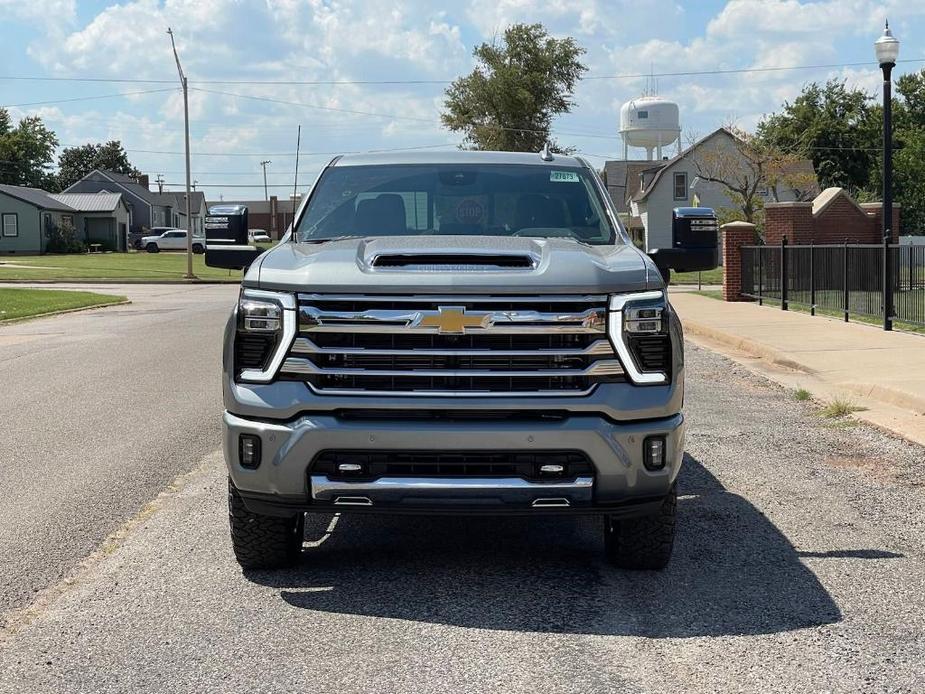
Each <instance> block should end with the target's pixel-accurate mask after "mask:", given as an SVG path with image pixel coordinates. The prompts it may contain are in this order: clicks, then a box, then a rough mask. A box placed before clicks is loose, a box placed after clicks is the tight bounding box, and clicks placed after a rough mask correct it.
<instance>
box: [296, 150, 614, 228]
mask: <svg viewBox="0 0 925 694" xmlns="http://www.w3.org/2000/svg"><path fill="white" fill-rule="evenodd" d="M461 234H465V235H475V236H522V237H540V238H546V237H563V238H571V239H575V240H577V241H581V242H583V243H588V244H597V245H604V244H613V243H615V241H616V239H617V238H619V237H618V235H617V234H616V233H615V230H614V229H613V228H612V226H611V224H610V221H609V220H608V218H607V215H606V214H604V208H603V203H602V202H601V199H600V198H599V197H598V193H597V188H596V186H595V182H594V180H593V178H592V174H591V173H590V172H589V171H587V170H585V169H583V168H579V167H568V166H558V167H557V166H555V165H550V166H539V165H535V164H520V165H517V164H485V165H480V164H468V165H453V164H436V165H435V164H410V165H394V166H393V165H382V164H378V165H373V166H335V167H332V168H330V169H327V170H326V171H325V172H324V174H323V175H322V177H321V179H320V180H319V181H318V183H317V185H316V186H315V189H314V191H313V192H312V197H311V200H310V201H309V203H308V207H307V209H306V211H305V214H304V215H303V216H302V219H301V221H300V222H299V226H298V228H297V229H296V233H295V235H294V236H295V239H296V240H297V241H301V242H313V241H324V240H328V239H333V238H341V237H344V236H348V237H353V236H355V237H369V236H400V235H434V236H453V235H461Z"/></svg>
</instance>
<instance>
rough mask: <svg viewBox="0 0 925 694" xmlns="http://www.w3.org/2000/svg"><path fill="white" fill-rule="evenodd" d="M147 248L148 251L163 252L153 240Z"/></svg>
mask: <svg viewBox="0 0 925 694" xmlns="http://www.w3.org/2000/svg"><path fill="white" fill-rule="evenodd" d="M145 250H146V251H148V253H160V252H161V249H160V248H158V246H157V244H156V243H154V242H151V243H149V244H148V245H147V246H145Z"/></svg>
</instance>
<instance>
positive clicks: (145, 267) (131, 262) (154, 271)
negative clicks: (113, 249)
mask: <svg viewBox="0 0 925 694" xmlns="http://www.w3.org/2000/svg"><path fill="white" fill-rule="evenodd" d="M23 265H28V266H29V267H21V266H23ZM184 274H186V254H185V253H166V252H165V253H145V252H137V253H136V252H130V253H92V254H87V253H78V254H73V255H29V256H26V255H6V256H2V257H0V281H3V280H96V281H105V280H116V281H120V280H122V281H124V280H182V279H183V275H184ZM193 274H194V275H196V276H197V277H199V278H200V279H205V280H213V281H216V280H218V281H227V282H240V281H241V273H240V272H239V271H237V270H223V269H221V268H211V267H206V264H205V256H203V255H194V256H193Z"/></svg>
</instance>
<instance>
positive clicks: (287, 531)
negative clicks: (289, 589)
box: [228, 479, 305, 569]
mask: <svg viewBox="0 0 925 694" xmlns="http://www.w3.org/2000/svg"><path fill="white" fill-rule="evenodd" d="M228 523H229V525H230V526H231V545H232V547H233V549H234V556H235V559H237V560H238V564H240V565H241V568H242V569H280V568H285V567H287V566H292V565H293V564H295V563H296V561H297V560H298V558H299V555H300V554H301V552H302V537H303V535H304V533H305V515H304V514H301V513H300V514H298V515H296V516H292V517H289V518H280V517H277V516H264V515H261V514H259V513H254V512H252V511H249V510H248V509H247V506H245V505H244V500H243V499H242V498H241V494H240V492H238V489H237V487H235V486H234V483H232V481H231V480H230V479H229V480H228Z"/></svg>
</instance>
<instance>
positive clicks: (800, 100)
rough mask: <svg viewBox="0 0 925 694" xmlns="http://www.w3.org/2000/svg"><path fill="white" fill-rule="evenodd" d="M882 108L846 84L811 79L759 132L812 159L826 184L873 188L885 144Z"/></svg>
mask: <svg viewBox="0 0 925 694" xmlns="http://www.w3.org/2000/svg"><path fill="white" fill-rule="evenodd" d="M879 113H880V112H879V109H878V108H877V107H876V106H875V104H874V102H873V99H872V97H871V96H870V95H869V94H867V93H866V92H864V91H863V90H861V89H855V88H852V87H849V86H848V85H847V83H846V82H844V81H838V80H830V81H829V82H826V83H825V84H823V85H820V84H817V83H812V84H809V85H807V86H806V87H804V89H803V92H802V93H801V94H800V95H799V96H798V97H797V98H796V99H794V100H793V101H792V102H786V103H785V104H784V105H783V108H782V109H781V111H780V112H779V113H775V114H772V115H769V116H766V117H765V118H764V119H762V121H761V122H760V123H759V124H758V128H757V130H756V134H757V136H758V138H759V139H761V140H763V141H764V142H766V143H767V144H769V145H771V146H773V147H776V148H778V149H780V150H782V151H785V152H789V153H791V154H794V155H797V156H801V157H805V158H807V159H812V161H813V166H814V167H815V169H816V175H817V176H818V177H819V183H820V185H821V186H822V187H823V188H828V187H831V186H839V187H841V188H845V189H847V190H848V191H850V192H851V193H853V194H855V195H856V194H858V193H859V192H861V191H865V190H867V189H868V187H869V184H870V171H871V169H872V168H873V167H874V166H875V165H876V160H877V157H878V153H877V152H878V148H879V147H880V140H879V138H880V133H881V130H880V126H879Z"/></svg>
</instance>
